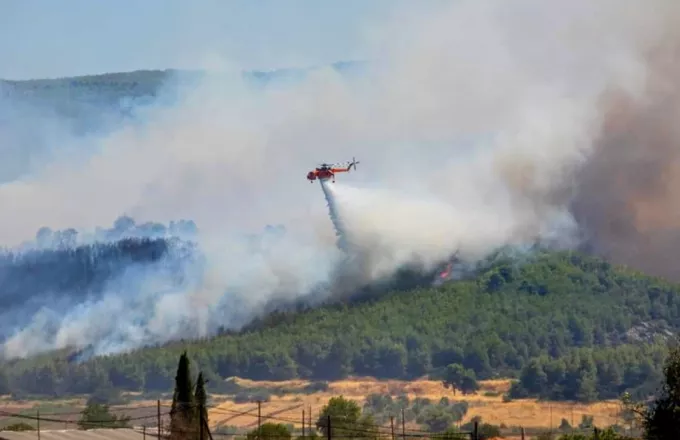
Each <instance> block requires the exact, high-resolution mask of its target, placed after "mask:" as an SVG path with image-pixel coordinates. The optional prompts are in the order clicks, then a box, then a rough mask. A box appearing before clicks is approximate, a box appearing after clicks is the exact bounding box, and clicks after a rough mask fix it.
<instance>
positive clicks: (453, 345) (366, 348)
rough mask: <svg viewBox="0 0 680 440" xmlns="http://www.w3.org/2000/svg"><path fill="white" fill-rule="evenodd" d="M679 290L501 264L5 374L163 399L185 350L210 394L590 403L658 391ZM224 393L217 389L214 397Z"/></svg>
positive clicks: (589, 270)
mask: <svg viewBox="0 0 680 440" xmlns="http://www.w3.org/2000/svg"><path fill="white" fill-rule="evenodd" d="M679 293H680V288H679V287H678V286H676V285H673V284H670V283H667V282H665V281H663V280H661V279H657V278H652V277H648V276H644V275H642V274H640V273H637V272H634V271H630V270H625V269H622V268H618V267H614V266H612V265H610V264H609V263H607V262H605V261H603V260H600V259H597V258H594V257H588V256H584V255H580V254H577V253H573V252H562V253H549V252H538V253H536V254H535V255H533V256H532V257H529V258H528V259H527V260H526V261H524V262H521V263H518V262H517V261H515V260H513V259H509V258H508V259H504V258H496V259H495V260H494V261H493V262H492V263H491V264H490V266H489V267H486V268H485V269H483V270H482V271H481V272H480V273H478V274H477V276H476V277H475V278H473V279H469V280H461V281H457V282H452V283H448V284H444V285H442V286H439V287H436V288H420V289H415V290H412V291H407V292H393V293H387V294H384V295H382V296H379V297H376V298H375V299H374V300H373V301H363V302H361V303H357V304H352V303H335V304H329V305H327V306H324V307H321V308H317V309H308V310H304V311H298V312H286V313H283V312H282V313H278V314H276V313H275V314H273V315H270V316H269V317H268V318H267V319H264V320H262V321H260V322H259V323H254V324H253V325H251V326H249V327H248V328H247V329H244V330H242V331H240V332H230V333H227V334H223V335H221V336H218V337H215V338H212V339H208V340H203V341H196V342H176V343H172V344H167V345H165V346H162V347H155V348H146V349H139V350H135V351H134V352H130V353H127V354H123V355H117V356H106V357H100V358H92V359H90V360H88V361H86V362H74V360H73V358H72V357H69V356H67V355H54V354H52V355H48V356H41V357H36V358H32V359H27V360H20V361H13V362H10V363H7V364H6V365H5V367H4V368H3V370H2V371H3V373H2V374H4V375H6V377H7V380H6V381H4V382H3V381H0V383H6V384H8V385H7V387H8V389H6V390H0V392H2V391H5V392H14V393H19V394H26V393H28V394H48V395H66V394H70V393H90V392H94V391H96V390H97V389H98V388H101V387H110V386H112V387H115V388H119V389H121V390H134V391H139V390H142V391H148V392H167V391H168V390H170V389H171V387H172V381H173V375H174V367H175V363H176V359H177V358H178V356H179V354H180V353H181V352H182V351H183V350H185V349H188V350H189V355H190V357H191V358H192V362H194V363H195V364H197V365H198V366H199V368H200V369H201V370H202V371H203V372H204V374H205V375H206V377H207V378H208V379H211V383H213V384H215V385H213V388H215V387H218V384H219V383H220V382H221V381H220V379H221V378H226V377H230V376H241V377H246V378H250V379H269V380H282V379H291V378H298V377H299V378H308V379H313V380H332V379H340V378H343V377H347V376H348V375H370V376H375V377H378V378H403V379H409V378H416V377H420V376H423V375H426V374H432V375H434V376H435V377H439V376H437V375H441V372H442V370H443V369H444V368H445V367H447V366H449V365H452V364H454V365H455V364H460V365H462V366H463V367H464V368H465V369H470V370H472V371H473V372H474V374H475V375H476V378H477V379H489V378H494V377H507V376H511V377H517V378H518V379H519V382H518V383H517V384H516V385H515V386H514V387H513V389H512V390H511V392H510V396H509V397H524V396H539V397H544V398H550V399H558V400H559V399H569V400H572V399H573V400H582V401H589V400H594V399H601V398H616V397H618V396H619V395H620V394H621V393H622V392H624V391H629V392H631V393H632V394H633V395H638V396H641V395H647V394H649V393H650V392H653V391H654V390H655V389H656V386H657V385H658V383H659V380H660V378H661V367H662V364H663V361H664V358H665V353H666V351H667V348H666V347H667V343H668V339H669V335H670V334H671V333H673V332H675V331H677V330H678V329H679V328H680V297H679V296H678V294H679ZM218 390H219V388H217V389H214V391H218Z"/></svg>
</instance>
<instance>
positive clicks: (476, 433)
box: [473, 420, 479, 440]
mask: <svg viewBox="0 0 680 440" xmlns="http://www.w3.org/2000/svg"><path fill="white" fill-rule="evenodd" d="M478 428H479V422H478V421H477V420H475V430H474V434H473V435H474V437H473V438H474V440H479V435H478V432H479V431H478Z"/></svg>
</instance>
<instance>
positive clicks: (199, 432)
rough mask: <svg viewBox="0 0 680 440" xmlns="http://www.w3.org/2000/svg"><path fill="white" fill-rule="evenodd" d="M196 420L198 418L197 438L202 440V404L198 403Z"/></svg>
mask: <svg viewBox="0 0 680 440" xmlns="http://www.w3.org/2000/svg"><path fill="white" fill-rule="evenodd" d="M198 420H199V425H200V426H199V427H198V435H199V437H198V440H203V404H202V403H199V404H198Z"/></svg>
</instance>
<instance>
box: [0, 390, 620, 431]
mask: <svg viewBox="0 0 680 440" xmlns="http://www.w3.org/2000/svg"><path fill="white" fill-rule="evenodd" d="M234 380H235V381H236V382H237V383H238V384H239V385H240V386H241V387H245V388H253V389H263V388H268V389H275V388H282V387H285V388H286V389H289V390H291V392H290V393H288V394H286V395H283V396H280V397H279V396H274V395H272V397H271V399H270V401H268V402H264V403H263V404H262V407H261V414H262V417H263V418H267V417H269V416H271V417H272V419H271V420H272V421H276V422H281V423H290V424H293V425H295V426H296V427H300V426H301V424H302V411H303V409H304V410H305V419H307V420H308V419H309V410H310V408H311V411H312V420H313V421H315V418H316V417H317V416H318V413H319V411H320V410H321V408H322V407H323V406H324V405H325V404H326V403H327V402H328V399H330V398H331V397H333V396H338V395H343V396H345V397H346V398H349V399H352V400H355V401H356V402H358V403H359V404H360V405H362V406H363V403H364V399H365V397H366V396H367V395H369V394H372V393H379V394H391V395H393V396H395V397H396V396H398V395H401V394H407V395H408V396H409V398H411V399H413V398H416V397H421V398H429V399H432V400H435V401H438V400H439V399H440V398H442V397H444V396H446V397H448V398H449V400H451V401H462V400H465V401H467V402H468V404H469V405H470V406H469V410H468V413H467V415H466V417H465V419H464V420H463V423H465V422H466V421H468V420H470V419H471V418H472V417H474V416H481V417H482V420H484V421H485V422H488V423H493V424H496V425H501V424H503V425H505V426H506V427H513V426H514V427H518V426H523V427H525V428H527V429H548V428H551V427H552V428H557V427H558V426H559V424H560V422H561V420H562V419H563V418H564V419H566V420H567V421H568V422H569V423H570V424H572V426H576V425H578V424H579V422H580V421H581V417H582V415H589V416H593V417H594V422H595V424H596V425H598V426H608V425H612V424H616V423H617V422H620V420H619V419H618V416H617V413H618V412H619V409H620V407H619V404H618V402H616V401H610V402H597V403H594V404H590V405H583V404H572V403H567V402H560V403H557V402H537V401H536V400H534V399H523V400H514V401H510V402H503V399H502V394H503V393H504V392H506V391H507V390H508V388H509V387H510V381H508V380H492V381H483V382H481V383H480V385H481V387H482V389H481V390H480V391H479V393H478V394H476V395H468V396H463V395H462V394H457V395H454V394H453V392H452V391H451V390H447V389H446V388H444V387H443V386H442V385H441V383H440V382H436V381H429V380H419V381H412V382H405V381H398V380H386V381H379V380H375V379H370V378H352V379H348V380H343V381H337V382H332V383H330V384H329V389H328V390H326V391H324V392H317V393H312V394H309V393H304V392H303V391H302V389H303V387H305V386H306V385H308V384H309V382H306V381H302V380H297V381H285V382H252V381H248V380H244V379H237V378H235V379H234ZM295 389H299V390H300V392H299V393H297V392H295ZM211 398H212V400H213V407H212V408H211V409H210V411H209V418H210V425H211V426H212V427H213V428H218V427H238V428H250V427H255V426H256V425H257V404H255V403H239V404H237V403H234V402H233V401H232V400H230V399H229V398H228V397H227V396H219V395H212V396H211ZM84 403H85V402H84V400H83V399H72V400H68V401H66V400H61V401H52V402H45V401H42V402H32V401H28V402H14V401H10V400H8V399H3V400H0V411H4V412H6V413H15V414H16V413H21V414H24V415H29V416H34V415H35V414H36V413H37V409H38V408H40V411H41V418H48V419H49V418H50V417H51V418H53V419H55V420H68V421H69V422H68V423H61V422H56V421H49V420H43V421H42V422H41V426H42V427H43V429H50V428H52V429H64V428H72V429H73V428H76V426H75V422H76V421H77V420H78V418H79V415H78V412H79V411H80V410H82V408H83V407H84ZM161 405H162V412H163V413H167V412H168V411H169V408H170V402H169V401H162V402H161ZM112 410H114V411H115V412H116V413H118V414H126V415H129V416H130V417H132V418H133V419H137V420H135V421H134V423H135V424H136V425H148V426H154V425H155V424H156V418H155V417H154V416H155V414H156V401H155V400H148V401H147V400H135V401H133V402H132V403H129V404H127V405H125V406H122V407H117V406H113V407H112ZM395 416H396V417H397V418H398V416H399V415H398V414H395ZM164 419H165V417H164ZM19 421H23V422H26V423H30V424H34V423H33V420H30V419H25V420H21V419H17V418H16V417H14V418H9V417H7V416H2V415H0V426H4V425H7V424H9V423H16V422H19ZM164 423H165V421H164ZM408 428H412V429H418V428H419V427H417V426H414V425H411V426H408V425H407V429H408Z"/></svg>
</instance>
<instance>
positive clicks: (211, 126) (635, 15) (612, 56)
mask: <svg viewBox="0 0 680 440" xmlns="http://www.w3.org/2000/svg"><path fill="white" fill-rule="evenodd" d="M419 5H421V3H420V2H416V3H409V7H408V8H406V9H403V10H402V9H398V10H395V11H394V15H393V17H392V19H391V20H389V21H388V22H385V23H374V24H373V26H372V28H371V32H369V33H368V34H369V35H371V38H370V40H368V41H367V42H366V51H367V52H370V53H373V54H375V58H374V60H373V61H371V63H369V64H368V67H367V68H366V69H365V70H364V71H363V73H362V74H361V75H354V76H352V77H351V78H350V77H345V76H343V75H341V74H340V73H338V72H337V71H335V70H333V69H330V68H319V69H316V70H313V71H311V72H309V73H308V74H307V75H305V76H304V77H302V78H301V79H298V80H296V81H289V82H286V83H285V84H280V85H277V84H270V85H268V86H267V87H265V88H253V87H252V86H251V85H249V84H248V83H247V82H244V81H243V79H242V77H241V76H240V75H235V74H231V73H229V72H216V71H211V72H209V74H208V75H206V77H205V78H204V79H203V81H201V84H200V85H198V86H197V87H192V88H189V89H185V90H182V94H181V99H180V101H179V102H178V103H177V104H175V105H173V106H171V107H170V108H160V107H159V108H157V109H155V110H152V111H146V112H144V113H143V115H142V116H139V118H138V120H137V121H136V123H135V124H134V125H133V124H129V125H127V124H126V125H124V126H122V127H121V128H120V129H118V130H116V131H114V132H113V133H107V134H102V135H100V136H99V137H94V138H93V137H92V136H90V137H89V138H88V145H89V144H91V146H92V150H88V151H89V152H88V154H87V155H85V153H82V155H81V152H80V150H78V149H76V148H75V147H73V146H74V145H81V144H82V137H80V136H77V135H75V134H72V133H66V132H63V131H61V132H60V131H55V130H51V131H50V134H51V135H53V136H56V137H57V138H52V141H53V142H52V143H53V145H54V149H55V151H59V150H58V149H59V148H62V147H63V148H65V150H63V151H68V152H69V154H63V153H62V154H59V155H57V156H56V158H55V159H54V160H51V161H49V163H48V164H47V165H44V166H38V167H34V168H32V169H31V170H30V171H31V172H30V174H26V175H23V176H21V178H20V179H19V178H15V179H14V180H13V181H11V182H8V183H5V184H3V185H2V186H0V204H2V206H4V207H9V208H7V209H8V210H10V211H11V214H8V215H6V216H4V217H3V218H2V219H1V220H0V241H2V242H3V243H4V244H6V245H16V244H18V243H20V242H21V241H23V240H26V239H30V238H31V237H32V236H33V235H34V234H35V231H36V230H38V228H40V227H42V226H44V225H48V226H50V227H52V228H57V229H66V228H75V229H77V230H81V229H93V228H95V227H97V226H98V225H105V224H110V222H111V221H112V220H113V219H115V218H116V217H117V216H118V215H119V214H120V213H122V212H126V213H129V214H130V215H132V216H133V217H134V218H135V219H139V220H140V221H150V220H153V221H162V222H167V221H169V220H171V219H176V218H190V219H192V220H195V221H196V223H197V225H198V228H199V230H200V233H199V235H198V238H197V240H198V243H199V245H200V249H201V253H202V255H203V257H204V258H205V264H204V265H203V266H202V269H201V274H202V275H201V283H200V285H198V286H194V287H192V288H191V289H179V290H175V291H173V292H172V293H168V294H163V293H160V294H154V295H150V294H146V293H148V292H151V290H150V289H151V287H147V284H143V283H142V284H140V283H132V284H130V285H133V286H134V288H135V289H137V290H138V292H137V294H139V295H140V297H143V298H147V299H148V303H146V304H141V302H139V301H132V300H128V299H127V298H129V297H127V296H124V295H122V294H121V292H120V289H118V290H116V289H114V288H107V290H106V291H105V292H104V293H102V294H100V295H99V296H97V298H96V300H93V301H91V302H83V303H81V304H79V306H78V314H77V318H76V317H73V316H72V315H69V314H59V313H53V314H51V315H49V316H53V317H54V316H56V317H55V318H52V319H56V322H51V323H50V327H48V326H44V334H47V333H48V329H52V328H53V327H54V326H55V325H56V326H57V327H59V328H62V329H73V332H74V334H75V333H76V332H80V333H79V334H81V335H82V334H83V332H82V331H81V329H82V328H83V325H84V324H87V325H89V326H90V327H88V328H96V330H97V331H96V332H95V331H91V332H89V333H87V332H86V333H84V335H85V336H81V337H80V338H79V339H78V340H77V343H78V344H80V345H84V344H95V345H96V346H97V347H98V349H97V350H96V351H97V352H102V351H108V350H111V348H110V347H111V346H112V344H111V341H107V340H106V338H107V336H106V335H107V334H108V332H107V329H108V327H107V326H111V327H114V326H128V327H131V328H135V329H136V330H140V327H141V330H142V331H141V334H142V335H143V337H137V336H135V337H134V338H133V337H128V339H127V340H125V336H123V337H122V338H123V340H121V341H118V343H117V344H116V345H115V346H116V349H124V348H129V347H134V346H139V345H142V344H145V343H154V342H162V340H163V339H168V338H171V337H176V336H177V335H178V334H180V333H182V332H183V333H182V334H183V336H184V337H196V336H205V335H209V334H212V333H214V332H215V331H216V329H217V328H218V327H219V326H225V327H230V326H238V325H241V324H243V323H244V322H247V320H248V319H249V318H250V317H252V316H254V315H255V314H257V311H258V310H261V307H262V305H263V304H266V303H267V302H269V301H271V300H286V299H293V298H296V297H298V296H300V295H303V294H305V293H309V292H315V295H318V296H319V297H323V296H324V295H328V294H330V293H331V292H332V291H333V286H334V285H337V283H340V284H341V285H342V286H345V287H347V286H354V285H355V284H356V283H357V281H356V280H357V279H359V280H361V282H364V281H371V280H373V279H378V278H380V277H383V276H386V275H389V274H390V273H391V272H393V271H394V270H395V269H397V268H399V267H402V266H403V265H404V264H409V263H418V264H421V265H423V266H424V267H432V266H433V265H435V264H437V263H439V262H441V261H442V260H445V259H447V258H449V257H450V256H451V254H453V253H454V252H456V251H458V256H459V258H461V259H462V260H467V261H474V260H475V259H479V258H482V257H484V256H485V255H487V254H488V253H490V252H492V251H493V250H494V249H496V248H497V247H499V246H504V245H526V244H528V243H534V242H536V241H541V242H545V243H548V244H550V245H554V246H560V247H570V248H575V247H581V246H586V247H588V248H589V249H591V250H593V251H596V252H598V253H603V254H605V255H609V256H611V257H612V258H614V259H615V260H617V261H619V262H623V263H630V264H633V265H637V266H639V267H642V268H645V269H648V270H651V271H655V272H657V273H662V274H664V275H668V276H676V277H677V274H676V273H675V271H674V269H673V267H672V264H671V263H670V261H672V260H670V259H669V256H670V253H671V252H672V251H671V249H672V248H673V246H674V244H675V243H676V242H677V240H678V235H677V233H676V231H677V228H678V221H679V220H680V219H679V218H678V216H679V215H680V214H679V212H676V211H677V210H676V209H675V208H674V205H673V203H672V202H673V198H674V195H675V193H674V191H675V190H677V189H676V187H678V181H677V180H678V178H677V176H676V174H677V170H678V169H680V168H678V163H677V159H678V158H677V157H676V151H677V150H678V145H680V144H679V142H678V141H680V133H679V132H678V128H677V123H675V119H676V118H677V116H678V115H679V113H680V100H679V98H680V97H679V96H678V86H677V82H676V81H674V78H675V77H676V76H677V75H676V74H677V73H680V69H678V67H679V66H678V65H677V63H678V59H680V58H679V57H678V52H677V49H678V43H679V42H680V40H679V39H678V35H677V32H678V31H677V30H676V29H679V27H678V24H680V23H677V21H680V20H678V17H680V14H679V12H680V10H679V8H680V6H678V5H677V2H674V1H672V0H652V1H650V2H646V3H642V2H639V1H633V0H622V1H621V0H619V1H615V0H598V1H587V0H576V1H568V2H567V1H559V2H550V3H546V2H540V1H538V0H520V1H518V2H512V4H509V3H506V2H502V1H500V0H488V1H481V2H480V1H472V0H470V1H468V0H463V1H458V2H452V3H449V2H443V3H441V4H439V5H438V6H419ZM225 64H226V63H225ZM5 99H7V98H5ZM12 104H13V102H8V101H5V102H3V107H5V106H9V105H12ZM23 120H24V121H25V120H26V116H24V119H23ZM36 121H38V120H37V119H36ZM57 122H58V121H57ZM55 123H56V122H55ZM33 128H34V129H35V131H36V132H38V133H40V132H41V130H45V126H44V124H43V123H42V122H39V121H38V122H36V124H35V126H34V127H33ZM0 133H2V135H3V139H4V143H5V144H7V143H9V144H11V143H12V142H13V139H12V133H13V132H12V130H7V129H6V128H5V127H4V126H0ZM8 133H9V134H8ZM10 151H12V150H10ZM92 151H94V153H93V152H92ZM352 156H356V157H357V159H358V160H361V162H362V164H363V166H362V168H361V169H360V170H358V171H356V172H354V171H353V172H352V173H350V174H348V175H345V174H343V175H340V176H339V177H338V178H337V183H336V184H334V186H333V187H332V189H330V190H331V191H332V192H333V195H334V197H335V201H336V202H337V210H338V212H339V213H340V215H341V216H342V218H343V224H344V226H345V230H346V231H347V232H348V234H350V237H349V238H348V241H349V242H350V247H351V249H352V252H353V256H354V257H355V259H354V260H353V261H354V262H355V263H354V264H353V265H352V270H359V273H357V272H352V271H349V272H348V271H345V270H338V267H344V266H343V265H345V264H347V261H348V260H347V255H346V254H344V253H343V252H341V251H340V250H338V248H337V246H336V239H337V237H336V235H335V231H334V227H333V224H332V222H331V221H330V220H329V217H328V211H327V207H326V206H324V203H323V198H322V197H321V195H320V194H319V191H318V187H316V185H314V186H311V185H309V183H308V182H307V181H306V180H305V175H306V173H307V172H308V171H309V170H310V168H311V167H313V166H315V165H316V164H318V163H319V162H334V161H345V160H348V159H350V158H351V157H352ZM83 157H86V158H87V159H86V160H83V159H82V158H83ZM13 177H16V176H13ZM267 224H282V225H284V226H285V234H265V235H264V236H258V237H256V238H253V239H248V238H247V237H246V234H249V233H257V234H259V232H260V231H261V229H262V228H263V227H264V225H267ZM253 246H255V247H256V248H257V252H254V251H253ZM352 246H353V247H352ZM357 261H358V262H359V263H358V264H357V263H356V262H357ZM156 270H157V268H153V267H151V268H149V267H145V268H144V274H143V279H144V280H154V279H160V278H158V277H156V276H155V274H156V272H154V271H156ZM348 273H351V274H352V276H351V277H349V278H351V279H352V280H354V281H353V283H354V284H351V283H350V284H347V280H348V276H347V274H348ZM140 276H142V275H141V274H140V272H139V271H131V273H130V274H125V275H123V276H122V277H123V278H121V279H123V280H126V282H129V280H136V279H138V278H137V277H140ZM125 277H131V278H125ZM119 284H120V283H119ZM150 284H151V285H153V283H152V282H150ZM319 286H328V288H320V287H319ZM145 289H146V290H145ZM157 291H158V290H157V289H156V290H154V292H157ZM106 301H116V304H117V305H118V307H119V309H118V310H119V313H118V315H117V317H116V318H117V319H116V320H115V322H112V321H111V320H105V319H102V317H103V316H106V315H107V314H108V310H107V307H108V306H107V304H108V303H107V302H106ZM149 304H151V305H152V307H149ZM42 305H43V306H44V307H45V308H46V309H50V308H51V309H55V308H58V307H60V306H59V305H58V304H53V303H51V302H49V301H47V300H43V301H42ZM69 307H70V306H69ZM125 310H128V311H129V315H127V314H126V313H124V311H125ZM127 316H129V318H127ZM74 322H78V323H80V324H83V325H74ZM150 322H153V325H154V329H153V331H152V332H146V331H144V330H145V327H144V326H148V325H149V323H150ZM180 323H181V325H180ZM29 324H30V326H32V327H31V328H34V329H35V328H38V330H35V331H33V332H32V337H31V338H30V339H26V340H23V341H19V342H15V345H13V346H15V347H17V346H22V351H21V352H16V351H12V350H8V351H7V352H6V353H5V354H6V355H10V356H11V355H17V354H26V353H32V352H35V351H40V350H44V349H46V348H47V347H48V346H50V347H51V348H56V347H58V346H59V343H58V342H54V343H53V344H52V345H49V344H47V345H46V344H45V340H47V338H46V337H44V338H42V340H40V339H41V337H40V335H41V333H40V331H39V330H40V327H39V326H38V324H36V320H35V319H33V320H32V321H31V322H30V323H29V322H27V323H26V327H28V326H29ZM18 330H21V326H20V325H19V326H18ZM164 330H167V335H169V336H167V337H166V336H163V335H164V334H163V331H164ZM49 331H51V330H49ZM114 333H116V334H117V335H120V334H121V332H114ZM131 334H132V333H131ZM134 334H135V335H138V334H140V333H139V332H138V333H134ZM88 335H91V336H88ZM148 335H151V336H148ZM147 336H148V337H147ZM88 338H89V340H88ZM64 340H69V341H70V340H73V338H71V339H69V338H65V339H64ZM15 341H16V339H15ZM36 341H39V342H36ZM22 344H23V345H22ZM6 348H7V347H6Z"/></svg>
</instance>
